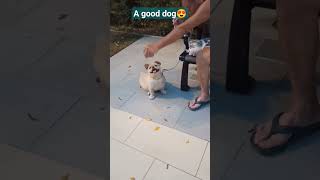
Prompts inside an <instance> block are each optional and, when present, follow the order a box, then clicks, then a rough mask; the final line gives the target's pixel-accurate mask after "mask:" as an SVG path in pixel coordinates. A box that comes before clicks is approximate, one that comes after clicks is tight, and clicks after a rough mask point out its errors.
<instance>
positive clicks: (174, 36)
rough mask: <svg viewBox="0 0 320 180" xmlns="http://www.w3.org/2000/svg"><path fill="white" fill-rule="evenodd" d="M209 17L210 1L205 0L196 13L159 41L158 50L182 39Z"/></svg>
mask: <svg viewBox="0 0 320 180" xmlns="http://www.w3.org/2000/svg"><path fill="white" fill-rule="evenodd" d="M209 17H210V0H206V1H205V2H203V3H202V4H201V6H200V7H199V8H198V10H197V11H196V13H195V14H194V15H193V16H191V17H190V18H189V19H187V20H186V21H185V22H183V23H182V24H180V25H178V26H177V27H176V28H174V29H173V30H172V31H171V32H170V33H169V34H168V35H166V36H165V37H163V38H161V40H160V41H159V42H158V43H157V47H158V49H161V48H163V47H165V46H167V45H169V44H171V43H173V42H175V41H177V40H178V39H180V38H182V36H183V35H184V34H185V33H186V32H190V31H191V30H192V29H193V28H195V27H197V26H199V25H200V24H202V23H204V22H206V21H207V20H208V19H209Z"/></svg>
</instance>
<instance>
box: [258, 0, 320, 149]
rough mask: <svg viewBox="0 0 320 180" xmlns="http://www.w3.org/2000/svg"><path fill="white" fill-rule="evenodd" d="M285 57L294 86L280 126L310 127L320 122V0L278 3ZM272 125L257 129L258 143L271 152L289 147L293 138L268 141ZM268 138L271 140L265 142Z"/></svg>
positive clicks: (279, 23) (289, 0) (281, 137)
mask: <svg viewBox="0 0 320 180" xmlns="http://www.w3.org/2000/svg"><path fill="white" fill-rule="evenodd" d="M277 8H278V15H279V21H278V25H279V27H278V28H279V36H280V41H281V53H282V55H283V58H284V59H285V60H286V62H287V64H288V70H289V74H290V81H291V85H292V103H291V107H290V109H289V111H288V112H286V113H285V114H284V115H283V116H282V117H281V118H280V125H287V126H306V125H309V124H312V123H314V122H316V121H320V106H319V103H318V99H317V94H316V84H315V72H316V69H315V67H316V60H317V58H318V40H319V35H318V13H319V10H320V2H319V1H318V0H304V1H301V0H278V1H277ZM270 129H271V121H270V122H268V123H266V124H264V125H260V126H259V127H258V128H257V133H256V136H255V139H254V141H255V143H256V144H257V145H258V146H259V147H261V148H270V147H274V146H277V145H281V144H283V143H285V142H286V141H287V140H288V138H289V135H283V134H276V135H273V136H271V137H270V138H267V135H268V134H269V132H270ZM265 138H267V139H265Z"/></svg>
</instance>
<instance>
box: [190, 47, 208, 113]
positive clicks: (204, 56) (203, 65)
mask: <svg viewBox="0 0 320 180" xmlns="http://www.w3.org/2000/svg"><path fill="white" fill-rule="evenodd" d="M197 76H198V80H199V82H200V89H201V90H200V95H199V97H198V101H203V102H205V101H208V100H209V80H210V48H204V49H203V50H202V51H201V52H199V54H198V55H197ZM197 106H199V105H198V104H195V103H194V101H192V102H190V104H189V107H190V108H196V107H197Z"/></svg>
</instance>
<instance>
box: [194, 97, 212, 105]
mask: <svg viewBox="0 0 320 180" xmlns="http://www.w3.org/2000/svg"><path fill="white" fill-rule="evenodd" d="M198 99H199V96H198V97H196V98H195V99H194V104H199V105H203V104H207V103H208V102H210V100H208V101H198Z"/></svg>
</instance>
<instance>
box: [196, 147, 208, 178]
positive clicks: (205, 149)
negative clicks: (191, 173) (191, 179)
mask: <svg viewBox="0 0 320 180" xmlns="http://www.w3.org/2000/svg"><path fill="white" fill-rule="evenodd" d="M208 145H209V143H207V144H206V147H205V148H204V152H203V154H202V157H201V160H200V163H199V166H198V169H197V172H196V175H195V176H198V172H199V169H200V167H201V164H202V162H203V158H204V155H205V154H206V151H207V149H208Z"/></svg>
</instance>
